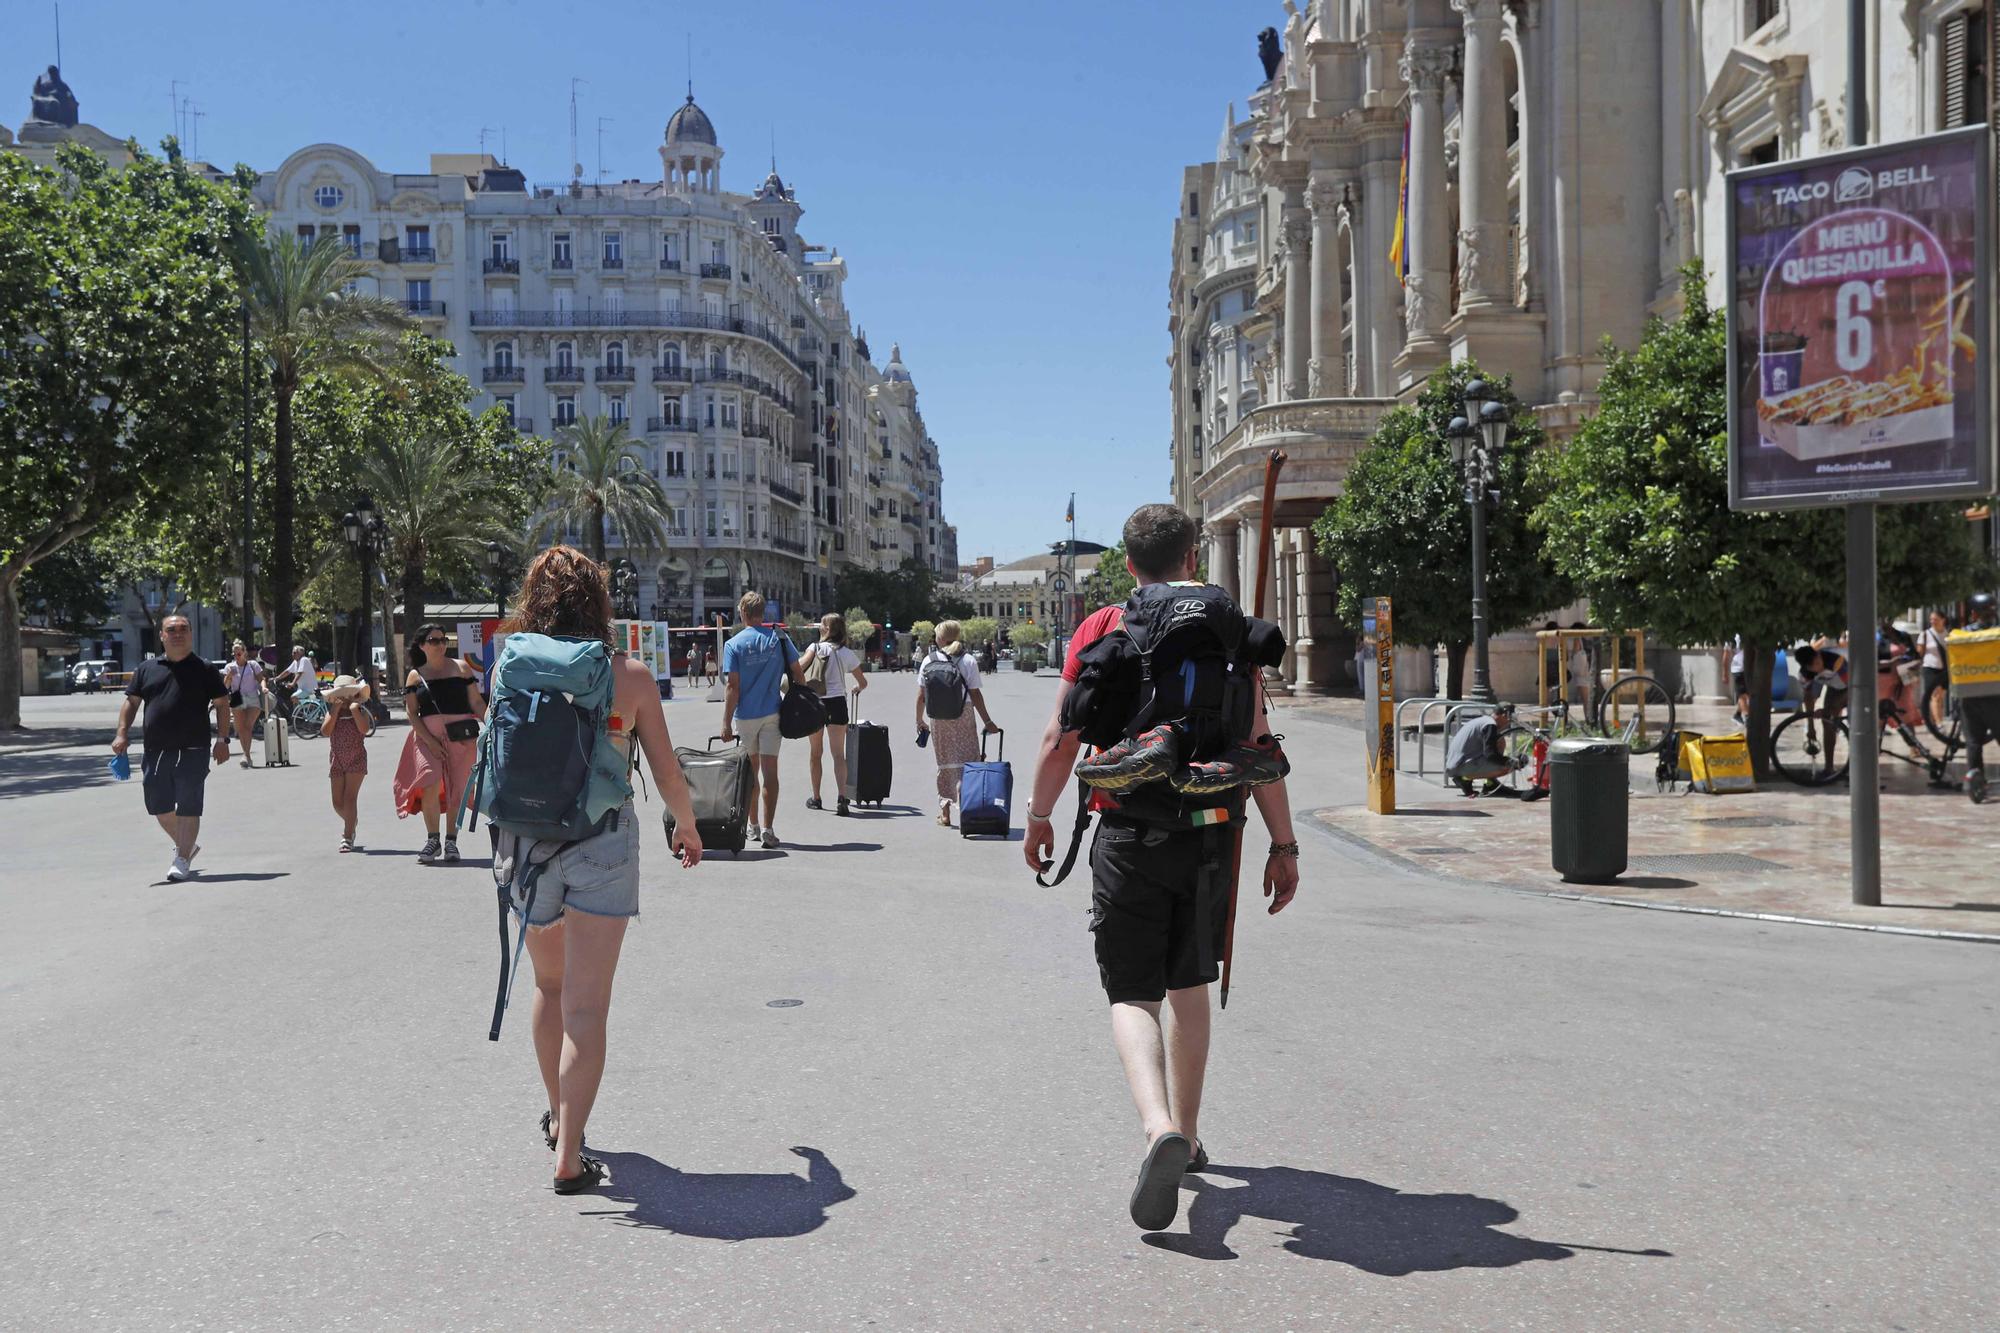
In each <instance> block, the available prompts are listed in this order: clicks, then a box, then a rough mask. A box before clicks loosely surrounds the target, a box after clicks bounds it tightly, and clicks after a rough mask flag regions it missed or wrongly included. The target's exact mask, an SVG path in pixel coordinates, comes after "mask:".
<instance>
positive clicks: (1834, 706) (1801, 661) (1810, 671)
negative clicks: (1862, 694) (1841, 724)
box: [1792, 643, 1847, 769]
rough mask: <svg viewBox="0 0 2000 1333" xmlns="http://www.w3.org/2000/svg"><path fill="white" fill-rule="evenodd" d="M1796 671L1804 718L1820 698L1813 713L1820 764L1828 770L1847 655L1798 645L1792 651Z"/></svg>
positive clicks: (1843, 704) (1843, 702)
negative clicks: (1815, 719) (1818, 722)
mask: <svg viewBox="0 0 2000 1333" xmlns="http://www.w3.org/2000/svg"><path fill="white" fill-rule="evenodd" d="M1792 662H1793V664H1794V665H1795V666H1797V667H1798V670H1799V684H1800V686H1801V692H1800V707H1801V708H1802V709H1803V710H1804V712H1805V715H1806V716H1807V717H1813V716H1815V714H1814V712H1813V701H1814V700H1815V699H1824V700H1825V702H1824V703H1822V704H1821V705H1820V708H1819V712H1818V713H1817V716H1818V718H1819V719H1820V739H1821V741H1822V745H1821V747H1820V763H1821V765H1822V766H1823V767H1825V768H1828V769H1831V768H1832V767H1833V766H1834V763H1833V727H1834V723H1835V722H1837V721H1838V720H1839V719H1840V718H1841V717H1842V716H1843V715H1845V714H1846V712H1847V656H1846V654H1844V653H1842V652H1841V651H1840V650H1839V649H1838V648H1835V647H1834V646H1833V645H1832V644H1825V645H1823V646H1820V647H1814V646H1813V645H1812V644H1809V643H1802V644H1800V645H1799V646H1798V647H1797V648H1796V649H1794V650H1793V652H1792Z"/></svg>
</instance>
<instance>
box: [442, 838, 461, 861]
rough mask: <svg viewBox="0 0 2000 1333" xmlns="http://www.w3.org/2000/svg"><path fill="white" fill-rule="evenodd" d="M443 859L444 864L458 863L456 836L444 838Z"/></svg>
mask: <svg viewBox="0 0 2000 1333" xmlns="http://www.w3.org/2000/svg"><path fill="white" fill-rule="evenodd" d="M444 861H445V864H446V865H457V864H458V839H457V838H446V839H445V840H444Z"/></svg>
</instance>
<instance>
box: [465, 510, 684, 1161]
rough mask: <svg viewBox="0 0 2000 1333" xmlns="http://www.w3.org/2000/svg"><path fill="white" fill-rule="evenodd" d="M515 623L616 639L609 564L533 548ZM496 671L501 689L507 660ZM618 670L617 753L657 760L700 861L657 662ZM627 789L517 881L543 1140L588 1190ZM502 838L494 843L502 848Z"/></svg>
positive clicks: (678, 832)
mask: <svg viewBox="0 0 2000 1333" xmlns="http://www.w3.org/2000/svg"><path fill="white" fill-rule="evenodd" d="M513 629H514V631H515V632H516V633H517V634H518V635H520V636H521V639H522V646H523V647H525V646H526V645H527V644H528V643H530V642H531V641H533V640H535V639H536V638H537V637H538V636H542V635H550V636H561V637H562V638H563V639H565V640H570V641H572V643H570V644H566V645H564V646H565V647H570V648H572V649H573V648H574V647H575V643H574V641H582V642H583V643H585V644H603V645H604V646H605V647H606V648H607V649H609V646H610V639H611V591H610V585H609V583H608V581H607V580H606V577H605V572H604V567H603V566H602V565H600V564H598V563H597V562H596V561H594V560H592V559H591V558H590V557H588V556H586V555H585V554H583V552H581V551H578V550H576V549H574V548H573V547H568V546H554V547H550V548H549V549H548V550H546V551H544V552H542V553H541V554H540V555H538V556H536V557H535V560H534V563H532V564H530V565H529V566H528V572H527V574H526V575H525V576H523V578H522V580H521V592H520V602H519V604H518V606H517V607H516V610H515V616H514V620H513ZM508 644H509V653H510V654H511V653H513V652H516V651H520V650H521V649H519V648H517V647H516V645H515V643H514V640H513V638H512V637H510V638H509V641H508ZM509 660H517V659H513V658H511V657H510V658H509ZM499 674H500V681H501V686H502V689H503V691H504V688H505V684H506V678H507V669H506V662H504V661H503V662H502V663H501V664H500V673H499ZM611 674H612V696H611V716H610V719H609V722H608V728H607V733H606V735H607V739H608V743H609V744H610V745H612V746H613V747H614V748H615V749H616V750H617V751H618V752H619V756H620V760H621V763H620V766H619V771H620V772H622V773H624V774H627V775H629V774H630V773H631V771H632V766H633V763H634V762H635V760H636V758H637V756H635V755H634V754H633V753H632V751H633V746H634V743H635V742H636V743H637V747H638V749H639V750H640V751H642V752H643V753H644V755H645V757H646V764H647V766H648V767H649V768H650V769H651V770H652V774H653V786H654V788H655V790H657V791H658V792H659V794H660V798H661V800H662V801H663V802H664V803H665V805H666V807H667V810H668V812H669V813H671V814H672V816H673V821H674V832H673V842H672V846H673V851H674V854H675V855H676V856H677V857H678V858H679V859H680V863H681V865H682V866H683V867H684V868H685V867H692V866H695V865H697V864H699V863H700V861H701V837H700V835H699V834H698V833H697V832H696V831H695V817H694V808H693V802H692V800H691V798H690V796H689V794H688V786H687V780H686V778H685V777H683V776H682V774H681V766H680V762H679V761H678V760H677V759H675V758H674V743H673V738H672V736H671V735H669V734H668V731H667V719H666V714H665V712H664V711H663V710H662V709H661V707H660V694H659V690H658V688H657V687H656V686H655V685H654V683H653V673H652V672H651V671H650V670H648V669H647V668H646V666H645V665H644V664H643V663H641V662H640V661H639V660H638V659H637V658H633V657H628V656H626V655H625V654H623V653H619V654H617V655H616V656H615V657H613V659H612V663H611ZM501 697H505V695H504V693H503V694H502V696H501ZM494 776H495V778H496V784H497V785H496V788H495V790H496V791H498V790H500V789H501V788H504V786H505V785H506V778H505V775H504V773H500V772H496V773H495V774H494ZM529 776H530V777H533V776H534V775H533V774H530V775H529ZM594 781H595V779H593V782H594ZM624 796H625V798H626V799H625V801H624V803H623V805H622V806H619V807H616V808H614V809H613V810H611V811H610V812H608V813H609V818H608V819H607V820H606V821H605V822H604V824H603V827H602V828H601V829H600V831H597V832H593V833H591V834H590V835H589V836H587V837H585V838H583V839H581V840H579V841H577V842H572V843H569V844H568V845H566V846H564V847H563V849H562V850H561V851H558V852H556V853H555V854H554V856H552V857H548V858H545V860H544V862H543V864H544V869H543V870H542V872H541V874H540V877H539V878H538V879H537V880H536V881H535V886H534V895H533V899H532V902H530V901H529V900H528V898H527V895H526V893H525V891H524V889H523V888H521V887H519V886H518V882H517V886H516V887H515V888H514V890H513V893H514V896H513V898H512V902H513V910H514V914H515V917H516V919H518V918H519V916H520V915H521V913H522V912H523V911H526V912H527V914H528V921H527V927H528V955H529V957H530V958H531V959H532V960H533V961H534V968H535V999H534V1011H533V1016H532V1022H533V1027H534V1039H535V1060H536V1064H537V1066H538V1067H539V1069H540V1071H541V1075H542V1085H543V1088H544V1090H545V1091H546V1092H547V1094H548V1108H549V1109H548V1111H547V1112H546V1113H545V1114H544V1115H543V1116H542V1139H543V1142H544V1143H546V1144H547V1145H548V1147H549V1148H550V1149H551V1150H553V1151H554V1152H555V1155H556V1161H555V1180H554V1188H555V1192H556V1193H558V1194H580V1193H583V1192H584V1191H586V1190H589V1189H592V1188H594V1187H596V1186H597V1185H599V1184H601V1183H603V1181H604V1178H605V1166H604V1163H603V1162H601V1161H598V1160H597V1159H595V1158H591V1157H586V1156H584V1155H583V1134H584V1126H585V1123H586V1122H587V1121H588V1120H589V1118H590V1109H591V1107H592V1105H593V1104H594V1103H595V1102H596V1100H597V1089H598V1085H599V1083H600V1082H601V1081H602V1080H603V1077H604V1055H605V1016H606V1013H607V1012H608V1010H609V1009H610V1006H611V982H612V977H613V976H614V975H615V973H616V972H617V970H618V952H619V948H620V946H621V945H622V943H623V942H624V939H625V929H626V926H627V925H628V924H629V923H630V922H631V920H632V918H634V917H636V916H638V915H639V833H640V824H639V818H638V815H637V814H636V812H635V811H634V810H633V808H632V801H631V799H630V798H631V788H630V786H629V784H627V785H626V786H625V788H624ZM511 836H513V835H511V834H509V835H503V838H504V837H511ZM500 846H501V844H500V843H496V853H495V854H496V857H497V856H498V855H499V848H500ZM536 853H537V848H536V847H535V846H532V845H531V846H528V847H526V849H525V850H524V851H523V850H518V849H517V850H516V853H515V856H514V858H513V859H514V861H515V862H516V864H523V863H528V862H532V861H533V860H534V859H535V857H536Z"/></svg>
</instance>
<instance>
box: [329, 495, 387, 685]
mask: <svg viewBox="0 0 2000 1333" xmlns="http://www.w3.org/2000/svg"><path fill="white" fill-rule="evenodd" d="M340 531H341V535H342V536H344V537H346V538H347V547H348V549H349V550H351V551H353V552H354V556H355V559H357V560H359V561H360V562H361V614H360V615H359V616H358V617H357V618H356V619H355V624H354V669H355V673H356V674H357V675H361V676H362V677H363V678H364V679H365V678H367V673H368V670H369V667H370V666H371V665H372V663H371V662H370V661H369V657H370V654H369V651H368V628H369V622H370V621H371V620H372V619H373V618H374V617H373V616H372V615H371V614H370V612H369V609H368V608H369V607H370V605H372V598H373V597H374V594H375V557H376V556H377V555H379V554H381V553H382V552H384V551H386V550H387V549H388V546H389V525H388V524H387V523H384V522H383V521H382V516H381V515H380V514H378V513H376V512H375V502H374V501H373V500H371V499H369V498H368V497H367V496H366V495H359V496H356V497H355V499H354V508H352V509H350V510H349V511H348V512H346V513H345V514H342V515H341V516H340Z"/></svg>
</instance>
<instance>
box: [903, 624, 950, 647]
mask: <svg viewBox="0 0 2000 1333" xmlns="http://www.w3.org/2000/svg"><path fill="white" fill-rule="evenodd" d="M945 619H947V620H950V619H952V617H950V616H946V617H945ZM910 634H911V636H912V637H913V639H914V641H915V643H916V648H917V651H918V652H922V651H924V650H925V649H927V648H929V647H930V646H931V644H932V643H933V642H935V641H936V639H937V622H936V621H934V620H918V621H913V622H912V623H911V625H910Z"/></svg>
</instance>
